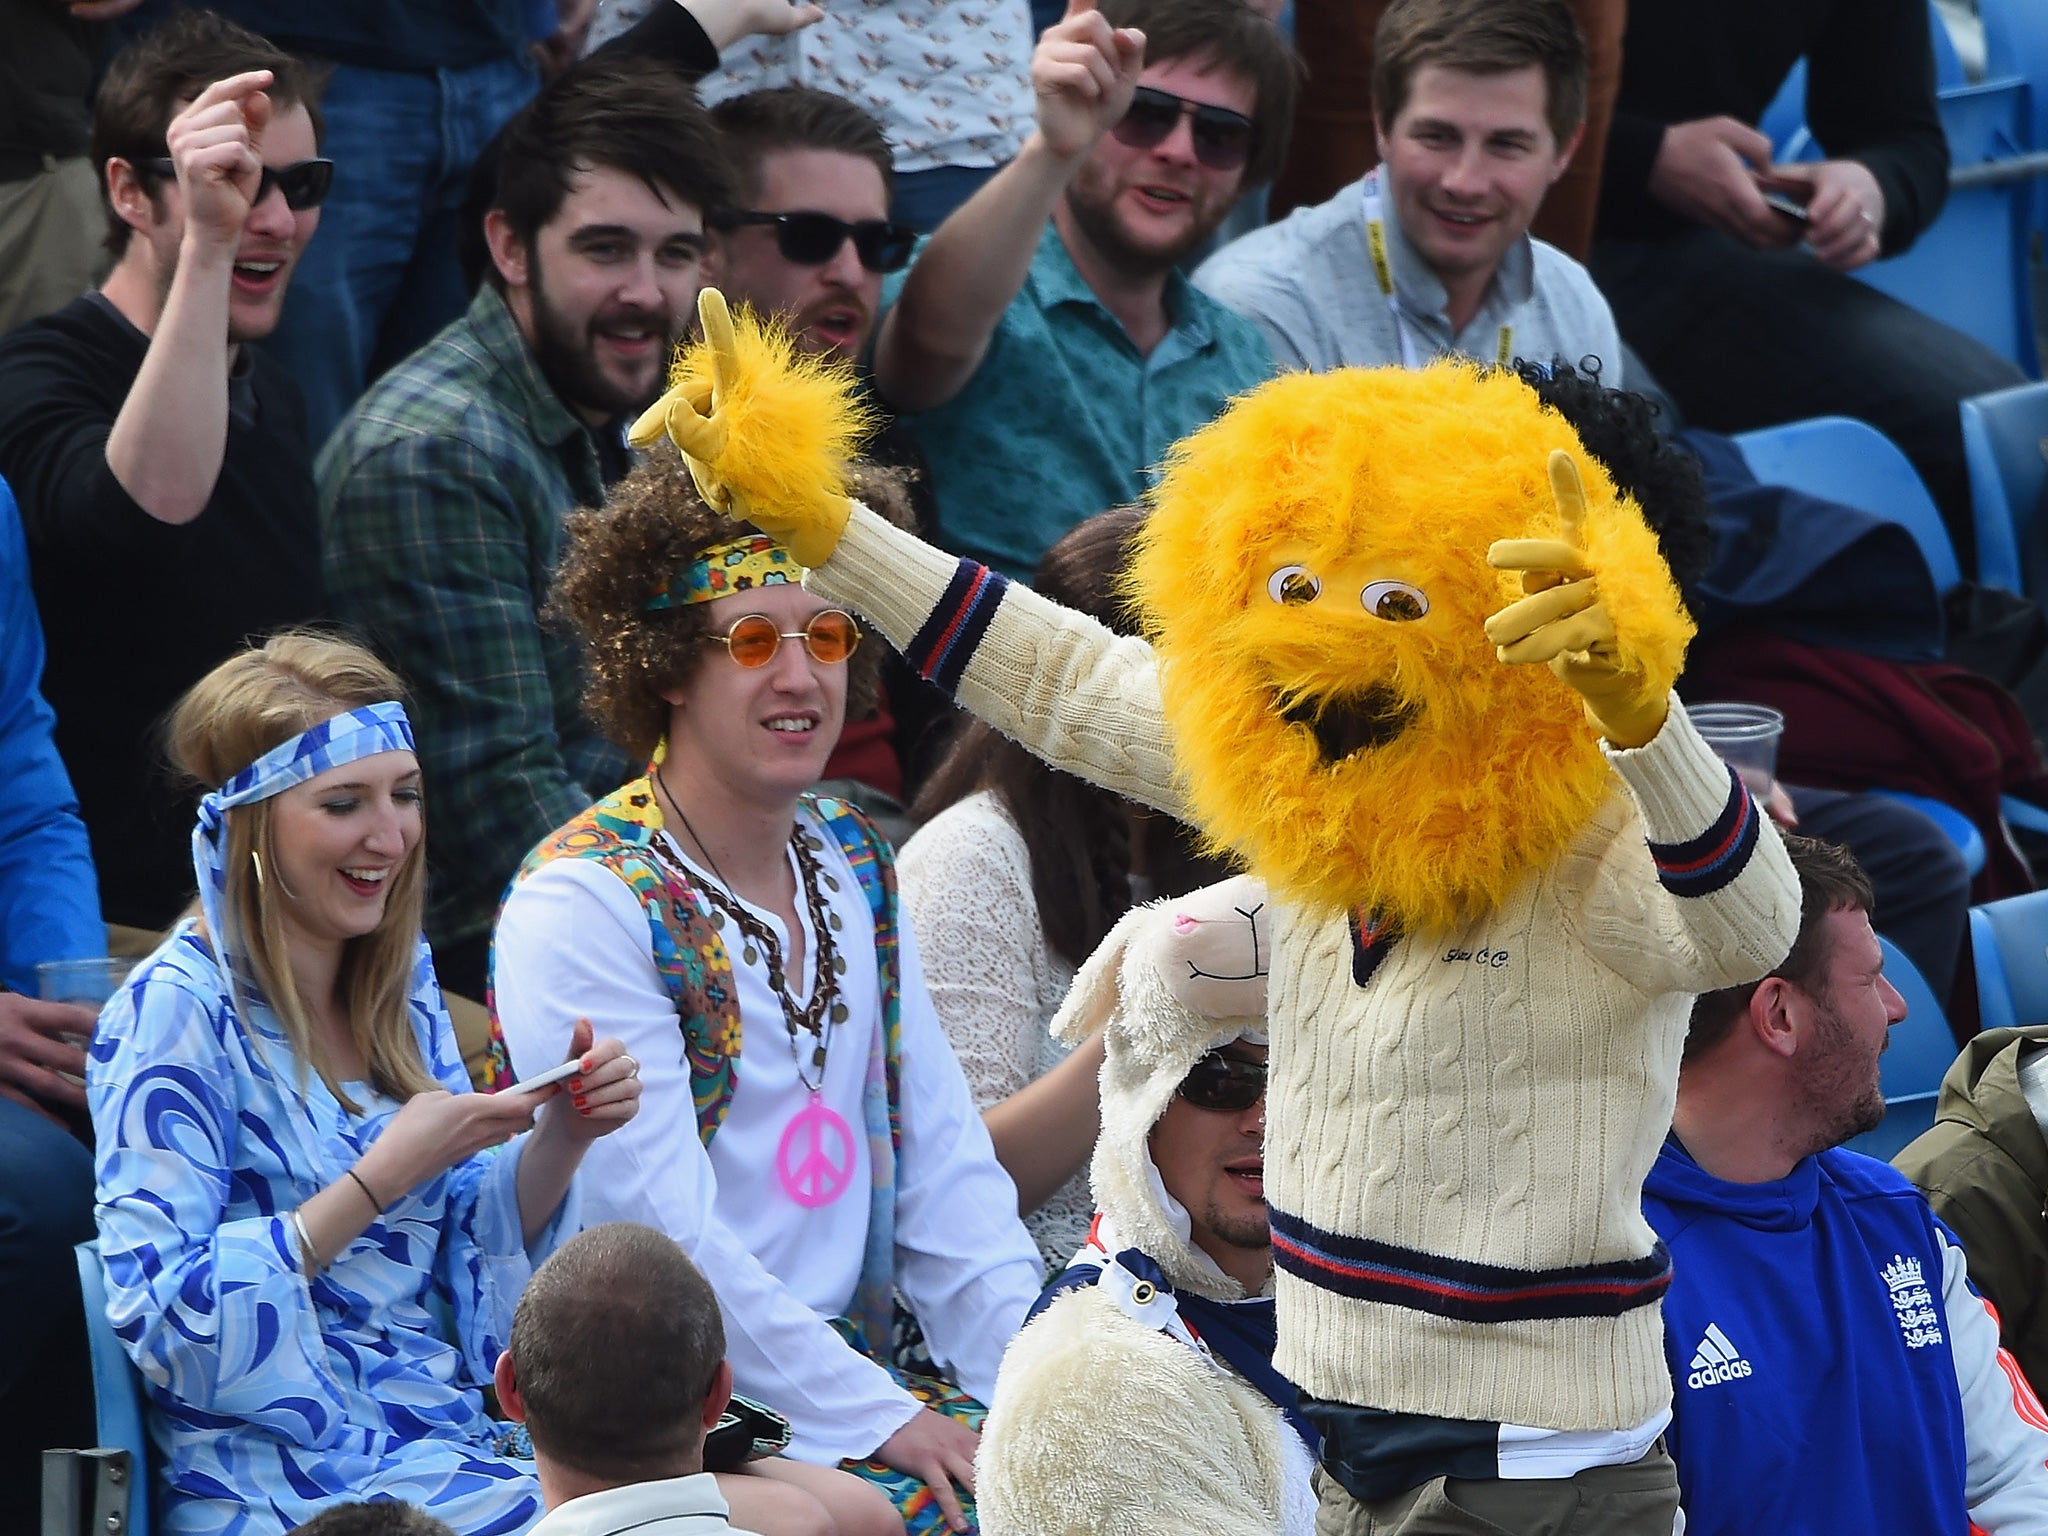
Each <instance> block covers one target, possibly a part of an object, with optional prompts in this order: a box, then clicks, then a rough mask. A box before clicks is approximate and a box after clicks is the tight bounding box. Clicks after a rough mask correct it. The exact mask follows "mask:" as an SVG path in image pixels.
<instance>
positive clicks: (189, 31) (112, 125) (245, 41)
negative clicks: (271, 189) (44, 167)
mask: <svg viewBox="0 0 2048 1536" xmlns="http://www.w3.org/2000/svg"><path fill="white" fill-rule="evenodd" d="M252 69H267V70H269V71H270V74H271V82H270V85H269V87H268V88H267V91H266V94H267V95H268V96H269V97H270V99H271V101H272V102H273V103H274V104H275V105H277V106H280V107H291V106H300V107H304V108H305V109H306V115H307V116H308V117H310V118H312V120H313V140H314V142H315V143H318V142H319V141H320V140H321V139H322V138H324V137H325V136H326V132H327V125H326V123H325V122H324V121H323V120H322V118H321V116H320V88H321V86H322V85H323V84H325V79H324V77H323V76H321V75H318V74H316V73H314V71H312V70H311V69H309V68H307V66H306V65H305V64H303V63H302V62H300V61H299V60H298V59H295V58H293V57H292V56H291V55H290V54H288V53H286V52H285V51H284V50H283V49H282V48H279V47H278V46H277V45H276V44H275V43H272V42H270V41H268V40H267V39H265V38H262V37H258V36H257V35H256V34H255V33H254V32H251V31H250V30H249V29H248V28H247V27H242V26H237V25H236V24H235V23H234V22H232V21H229V20H228V19H227V18H226V17H225V16H221V15H218V14H216V13H215V12H213V11H187V10H178V11H173V12H172V13H171V14H170V17H169V18H168V19H167V20H165V21H164V22H163V23H162V24H161V25H159V26H156V27H152V28H151V29H150V30H149V31H147V32H145V33H143V34H142V35H141V36H140V37H138V38H136V39H135V41H134V42H132V43H130V44H129V45H128V46H127V47H125V48H123V49H122V50H121V51H120V52H119V53H117V54H115V55H114V62H113V63H112V64H110V65H108V66H107V75H106V78H105V79H104V80H102V81H101V82H100V88H99V93H98V94H97V95H95V96H94V97H93V101H92V150H91V153H92V163H93V165H94V166H95V167H96V168H97V169H98V171H99V176H100V196H101V197H102V198H103V199H105V198H106V196H107V162H108V161H109V160H125V161H127V162H128V163H129V164H130V165H132V166H139V165H141V163H142V162H143V161H145V160H156V159H161V158H162V157H163V156H165V155H167V154H168V153H169V152H170V146H169V145H168V144H167V143H166V142H165V140H164V130H165V129H167V128H169V127H170V126H171V119H172V118H174V117H176V116H177V115H178V111H179V103H181V102H186V101H190V100H192V99H193V98H194V97H196V96H197V95H198V94H199V93H200V92H201V91H203V90H205V89H206V88H207V87H208V86H209V85H212V84H213V83H214V82H215V81H216V80H225V79H227V78H228V77H229V76H230V75H240V74H245V73H247V72H248V71H250V70H252ZM146 184H147V185H148V186H149V189H150V193H149V195H150V201H151V203H152V204H154V203H155V201H156V186H155V183H154V182H147V183H146ZM133 233H134V231H133V230H131V229H130V228H129V227H128V226H127V224H126V223H125V222H123V221H122V218H121V215H120V214H118V213H116V212H115V211H114V205H113V203H112V201H111V200H109V201H108V202H107V238H106V247H107V249H108V250H109V251H111V252H113V254H114V255H116V256H119V255H120V254H121V253H122V252H123V251H124V250H126V249H127V248H128V237H129V236H130V235H131V234H133Z"/></svg>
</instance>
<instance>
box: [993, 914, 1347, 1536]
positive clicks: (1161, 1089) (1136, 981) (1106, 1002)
mask: <svg viewBox="0 0 2048 1536" xmlns="http://www.w3.org/2000/svg"><path fill="white" fill-rule="evenodd" d="M1270 922H1271V919H1270V916H1269V914H1268V910H1267V907H1266V902H1265V891H1264V888H1263V887H1262V886H1260V885H1259V883H1258V882H1257V881H1255V880H1252V879H1251V878H1250V877H1248V876H1238V877H1236V878H1233V879H1230V880H1226V881H1224V882H1222V883H1221V884H1219V885H1213V886H1209V887H1206V888H1204V889H1202V890H1198V891H1193V892H1190V893H1189V894H1188V895H1187V896H1185V897H1181V898H1178V899H1175V900H1172V901H1164V902H1157V903H1154V904H1152V905H1151V906H1147V907H1140V908H1136V909H1134V910H1133V911H1132V912H1131V913H1129V914H1128V915H1127V916H1126V917H1125V918H1124V919H1123V920H1122V921H1120V922H1119V923H1118V925H1117V927H1116V928H1115V929H1114V930H1113V931H1112V932H1111V934H1110V936H1109V937H1108V938H1107V939H1105V940H1104V941H1103V943H1102V945H1101V946H1100V947H1099V948H1098V949H1097V950H1096V952H1095V954H1094V955H1093V956H1091V957H1090V958H1089V960H1088V962H1087V964H1086V965H1084V966H1083V967H1082V969H1081V972H1080V974H1079V975H1078V976H1077V977H1076V978H1075V982H1074V986H1073V989H1072V990H1071V991H1070V992H1069V993H1068V995H1067V1000H1066V1002H1065V1003H1064V1004H1063V1005H1062V1006H1061V1010H1060V1014H1059V1017H1058V1018H1057V1019H1056V1020H1055V1021H1054V1026H1053V1027H1054V1030H1055V1032H1056V1033H1057V1034H1058V1035H1059V1036H1060V1037H1061V1038H1063V1039H1067V1040H1073V1039H1075V1038H1077V1037H1079V1036H1081V1035H1084V1034H1089V1033H1091V1032H1094V1031H1095V1030H1097V1029H1099V1030H1100V1033H1101V1038H1102V1054H1103V1067H1102V1073H1101V1077H1102V1095H1101V1105H1102V1130H1101V1135H1100V1138H1099V1139H1098V1141H1097V1143H1096V1148H1095V1155H1094V1160H1093V1165H1092V1168H1091V1170H1090V1183H1091V1186H1092V1188H1093V1191H1094V1195H1095V1201H1096V1209H1097V1215H1096V1217H1095V1220H1094V1222H1093V1223H1092V1225H1091V1226H1090V1227H1089V1230H1088V1239H1087V1241H1086V1242H1085V1243H1084V1244H1082V1246H1081V1249H1080V1251H1079V1252H1078V1253H1077V1254H1076V1255H1075V1257H1074V1260H1073V1263H1072V1265H1071V1266H1070V1267H1068V1268H1067V1269H1066V1270H1065V1271H1064V1272H1063V1273H1062V1274H1061V1275H1060V1276H1059V1277H1058V1278H1057V1279H1055V1280H1054V1281H1053V1282H1052V1284H1051V1285H1050V1286H1048V1287H1047V1289H1046V1291H1045V1293H1044V1295H1043V1296H1042V1297H1041V1298H1040V1300H1039V1303H1038V1305H1037V1306H1036V1307H1034V1308H1033V1309H1032V1316H1031V1319H1030V1321H1029V1322H1028V1323H1027V1324H1026V1326H1025V1328H1024V1330H1023V1331H1022V1332H1021V1333H1019V1334H1018V1336H1017V1338H1016V1339H1015V1340H1014V1341H1013V1342H1012V1344H1011V1346H1010V1349H1009V1351H1008V1353H1007V1354H1006V1355H1005V1356H1004V1358H1003V1371H1002V1376H1001V1378H1000V1381H999V1383H998V1387H997V1392H996V1402H995V1408H994V1411H993V1412H992V1413H991V1414H990V1416H989V1421H988V1427H987V1429H986V1431H985V1433H984V1437H983V1445H982V1451H981V1454H980V1457H979V1458H978V1462H977V1465H978V1468H979V1471H980V1489H981V1499H982V1510H983V1516H984V1522H985V1528H986V1529H987V1530H989V1531H991V1532H1021V1531H1057V1530H1072V1529H1076V1528H1078V1526H1079V1524H1080V1521H1079V1520H1078V1519H1077V1516H1079V1515H1083V1514H1085V1515H1086V1516H1087V1517H1088V1519H1087V1528H1088V1529H1091V1530H1117V1531H1148V1532H1151V1531H1157V1532H1164V1531H1169V1530H1172V1531H1218V1532H1221V1531H1233V1532H1236V1531H1264V1532H1274V1531H1279V1532H1282V1533H1284V1536H1309V1532H1310V1530H1311V1528H1312V1526H1313V1524H1314V1510H1315V1501H1314V1495H1313V1492H1312V1490H1311V1474H1312V1469H1313V1466H1314V1449H1315V1433H1314V1430H1313V1429H1312V1428H1311V1427H1310V1426H1309V1424H1308V1423H1307V1421H1306V1420H1305V1419H1303V1418H1302V1417H1301V1416H1300V1414H1299V1411H1298V1409H1299V1398H1298V1395H1297V1394H1296V1393H1295V1391H1294V1389H1293V1387H1292V1386H1291V1385H1289V1384H1288V1383H1287V1382H1286V1381H1285V1379H1284V1378H1282V1377H1281V1376H1279V1374H1278V1373H1277V1372H1275V1371H1274V1369H1273V1365H1272V1353H1273V1342H1274V1335H1273V1327H1274V1322H1273V1301H1272V1294H1271V1293H1272V1278H1273V1247H1272V1228H1271V1224H1270V1222H1269V1219H1268V1217H1267V1213H1266V1196H1265V1130H1266V1043H1265V1036H1264V1034H1263V1031H1264V1029H1265V1027H1266V963H1267V960H1268V958H1269V957H1270V955H1271V953H1272V948H1271V945H1272V934H1271V930H1270V926H1269V925H1270ZM1134 1456H1142V1457H1143V1458H1144V1463H1143V1465H1138V1464H1135V1463H1134V1461H1133V1457H1134Z"/></svg>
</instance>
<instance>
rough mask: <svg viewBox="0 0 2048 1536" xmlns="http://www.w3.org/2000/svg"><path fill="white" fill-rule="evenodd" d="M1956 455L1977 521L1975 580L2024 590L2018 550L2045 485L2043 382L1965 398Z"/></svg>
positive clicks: (2047, 409)
mask: <svg viewBox="0 0 2048 1536" xmlns="http://www.w3.org/2000/svg"><path fill="white" fill-rule="evenodd" d="M1962 412H1963V452H1964V455H1965V456H1966V458H1967V459H1968V461H1969V466H1970V505H1971V509H1972V513H1973V516H1974V517H1975V520H1976V524H1977V579H1978V581H1980V582H1982V583H1983V584H1984V585H1985V586H1987V587H2003V588H2004V589H2005V590H2006V591H2008V592H2025V591H2026V590H2027V587H2026V566H2025V564H2024V562H2023V560H2022V557H2021V554H2020V551H2021V550H2023V549H2025V548H2026V545H2027V535H2028V533H2029V532H2030V531H2031V529H2032V527H2033V522H2034V514H2035V513H2036V512H2037V511H2039V510H2040V505H2041V492H2042V490H2043V489H2044V488H2048V384H2021V385H2018V386H2016V387H2014V388H2012V389H2001V390H1995V391H1993V392H1992V393H1991V394H1988V395H1978V396H1977V397H1976V398H1975V399H1971V400H1965V401H1964V402H1963V404H1962Z"/></svg>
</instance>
